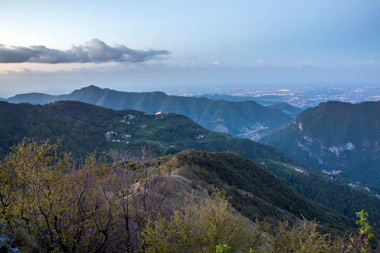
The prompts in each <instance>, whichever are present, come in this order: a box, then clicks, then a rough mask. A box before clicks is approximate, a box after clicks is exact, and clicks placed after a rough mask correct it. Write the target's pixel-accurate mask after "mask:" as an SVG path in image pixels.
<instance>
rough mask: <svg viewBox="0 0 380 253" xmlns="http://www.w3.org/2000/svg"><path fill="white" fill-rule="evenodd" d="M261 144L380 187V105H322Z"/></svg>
mask: <svg viewBox="0 0 380 253" xmlns="http://www.w3.org/2000/svg"><path fill="white" fill-rule="evenodd" d="M262 142H263V143H267V144H270V145H272V146H275V147H277V148H279V149H281V150H282V151H284V152H285V153H287V154H288V155H290V156H291V157H293V158H294V159H297V160H298V161H300V162H302V163H305V164H307V165H309V166H312V167H316V168H319V169H325V170H341V171H342V175H343V176H345V177H348V178H350V179H352V180H355V181H360V182H362V183H366V184H372V185H374V186H378V185H379V184H380V169H379V166H380V158H379V150H380V146H379V145H380V102H365V103H360V104H350V103H343V102H327V103H321V104H320V105H319V106H317V107H315V108H311V109H308V110H306V111H304V112H302V113H301V114H300V115H299V116H298V117H297V118H296V119H295V120H293V121H292V122H291V123H289V124H288V126H286V127H284V128H282V129H279V130H277V131H276V132H274V133H272V134H270V135H268V136H266V137H264V138H263V139H262Z"/></svg>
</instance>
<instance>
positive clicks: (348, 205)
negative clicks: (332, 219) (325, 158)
mask: <svg viewBox="0 0 380 253" xmlns="http://www.w3.org/2000/svg"><path fill="white" fill-rule="evenodd" d="M260 165H262V166H263V167H264V168H265V169H267V170H268V171H269V172H271V173H272V174H273V175H276V176H277V177H278V178H279V179H281V180H282V181H283V182H285V183H286V184H288V185H290V186H292V187H293V188H294V189H296V191H297V192H298V193H300V194H301V195H302V196H303V197H305V198H307V199H309V200H312V201H315V202H318V203H321V204H322V205H324V206H327V207H329V208H331V209H334V210H336V211H338V212H339V213H341V214H344V215H346V216H348V217H351V218H355V217H356V212H359V211H361V210H362V209H365V210H366V211H368V213H371V216H370V218H369V219H370V221H371V222H372V223H377V222H378V221H379V217H380V197H379V195H378V194H377V193H376V192H378V189H376V188H374V187H371V188H369V187H367V186H365V185H362V186H357V187H352V185H353V184H352V182H350V181H347V180H345V179H344V178H342V177H341V176H340V175H337V174H333V173H331V172H326V173H320V172H318V171H315V170H312V169H310V168H307V167H305V166H294V165H292V164H287V163H279V162H271V161H270V162H262V163H261V164H260ZM368 189H370V191H371V192H368Z"/></svg>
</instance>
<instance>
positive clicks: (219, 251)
mask: <svg viewBox="0 0 380 253" xmlns="http://www.w3.org/2000/svg"><path fill="white" fill-rule="evenodd" d="M215 248H216V249H215V253H227V252H229V251H230V250H231V247H230V246H228V244H218V245H216V246H215ZM250 250H251V249H250Z"/></svg>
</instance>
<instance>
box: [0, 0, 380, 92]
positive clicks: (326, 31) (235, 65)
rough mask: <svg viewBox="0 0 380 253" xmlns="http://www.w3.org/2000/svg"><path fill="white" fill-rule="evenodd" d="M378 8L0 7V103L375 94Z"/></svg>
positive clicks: (216, 3) (234, 4) (320, 0)
mask: <svg viewBox="0 0 380 253" xmlns="http://www.w3.org/2000/svg"><path fill="white" fill-rule="evenodd" d="M379 13H380V1H379V0H349V1H348V0H334V1H331V0H307V1H306V0H305V1H301V0H246V1H245V0H192V1H185V0H183V1H182V0H177V1H164V0H154V1H152V0H150V1H148V0H138V1H137V0H134V1H128V0H123V1H112V0H110V1H104V0H103V1H96V0H91V1H71V0H66V1H51V0H46V1H38V0H36V1H27V0H25V1H23V0H18V1H14V0H0V97H9V96H12V95H14V94H17V93H24V92H32V91H36V92H47V93H51V94H59V93H65V92H69V91H71V90H73V89H76V88H80V87H84V86H88V85H91V84H93V85H97V86H100V87H109V88H114V89H119V90H125V91H142V90H145V91H149V90H163V91H165V90H170V89H171V90H173V89H180V88H196V87H205V86H206V87H224V86H239V85H252V86H254V85H258V84H268V85H273V84H284V85H286V84H290V83H291V84H301V85H302V84H305V83H315V84H318V83H343V84H344V83H357V85H358V86H360V85H364V84H373V85H379V86H380V15H379Z"/></svg>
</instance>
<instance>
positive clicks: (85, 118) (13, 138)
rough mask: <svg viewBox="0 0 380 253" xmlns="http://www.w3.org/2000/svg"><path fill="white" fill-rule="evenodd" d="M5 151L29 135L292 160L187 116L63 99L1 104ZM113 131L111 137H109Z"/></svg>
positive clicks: (89, 146) (92, 145) (84, 146)
mask: <svg viewBox="0 0 380 253" xmlns="http://www.w3.org/2000/svg"><path fill="white" fill-rule="evenodd" d="M0 122H1V124H0V137H1V138H0V148H1V153H2V154H3V155H4V154H6V153H7V152H9V148H10V147H11V146H12V145H14V144H16V143H18V142H20V141H21V140H22V139H23V138H24V137H29V138H35V139H37V140H44V139H52V140H55V139H57V138H58V139H62V142H63V146H64V147H65V148H66V150H69V151H71V152H74V153H75V154H78V155H80V154H84V153H86V152H92V151H94V150H95V149H97V148H98V149H99V151H101V152H107V151H109V150H110V149H120V150H128V151H130V152H133V151H134V150H138V149H140V148H141V147H142V146H143V145H149V148H150V152H151V153H152V154H153V155H154V156H161V155H165V154H167V153H174V152H178V151H180V150H183V149H190V148H194V149H201V150H207V151H215V152H217V151H232V152H237V153H239V154H241V155H242V156H245V157H247V158H249V159H258V158H261V159H273V160H278V161H284V162H285V161H287V162H290V161H291V159H290V158H289V157H287V156H286V155H285V154H284V153H282V152H280V151H279V150H277V149H275V148H272V147H270V146H267V145H263V144H259V143H257V142H253V141H250V140H247V139H239V138H234V137H232V136H229V135H226V134H223V133H215V132H210V131H208V130H206V129H204V128H203V127H201V126H199V125H198V124H196V123H194V122H193V121H192V120H190V119H189V118H187V117H186V116H182V115H178V114H164V113H162V114H158V115H155V114H147V113H143V112H139V111H133V110H122V111H114V110H111V109H106V108H102V107H99V106H95V105H91V104H86V103H81V102H75V101H60V102H55V103H52V104H48V105H31V104H11V103H7V102H1V103H0ZM107 133H108V134H107Z"/></svg>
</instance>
